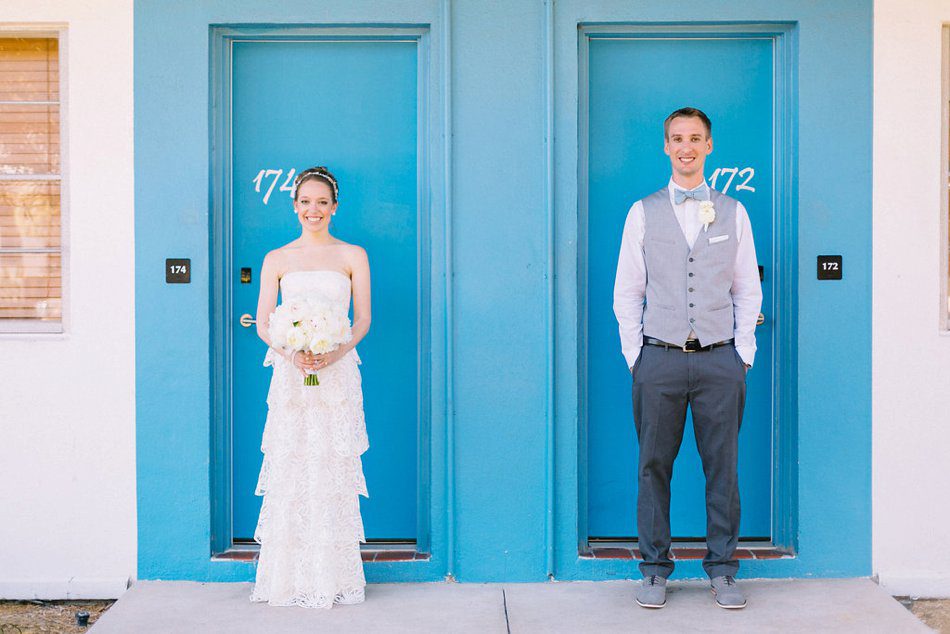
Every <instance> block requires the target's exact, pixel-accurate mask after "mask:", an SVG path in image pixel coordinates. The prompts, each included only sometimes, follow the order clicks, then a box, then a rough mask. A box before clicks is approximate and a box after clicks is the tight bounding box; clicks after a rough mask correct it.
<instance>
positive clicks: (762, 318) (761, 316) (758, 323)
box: [248, 313, 765, 326]
mask: <svg viewBox="0 0 950 634" xmlns="http://www.w3.org/2000/svg"><path fill="white" fill-rule="evenodd" d="M248 317H250V315H248ZM764 323H765V313H759V316H758V318H757V319H756V320H755V325H756V326H761V325H762V324H764Z"/></svg>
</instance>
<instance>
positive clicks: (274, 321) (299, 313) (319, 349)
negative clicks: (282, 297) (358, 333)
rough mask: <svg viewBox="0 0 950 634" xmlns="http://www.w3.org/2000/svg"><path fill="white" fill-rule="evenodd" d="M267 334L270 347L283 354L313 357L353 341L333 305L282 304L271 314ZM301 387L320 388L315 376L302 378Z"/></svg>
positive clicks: (346, 320)
mask: <svg viewBox="0 0 950 634" xmlns="http://www.w3.org/2000/svg"><path fill="white" fill-rule="evenodd" d="M268 332H269V334H270V338H271V343H272V344H273V345H274V346H276V347H278V348H281V349H283V350H288V351H289V350H293V351H294V352H302V351H305V350H309V351H310V352H312V353H313V354H326V353H327V352H333V351H334V350H336V349H337V348H338V347H340V345H342V344H344V343H347V342H348V341H350V339H352V338H353V332H352V331H351V330H350V320H349V318H348V317H347V316H346V314H345V313H341V312H340V311H339V309H337V308H334V306H333V305H332V304H324V303H319V302H310V301H298V302H287V303H284V304H281V305H280V306H278V307H277V309H276V310H275V311H274V312H273V313H271V316H270V322H269V328H268ZM303 383H304V385H320V380H319V379H318V378H317V373H316V372H311V373H309V374H307V376H306V377H304V381H303Z"/></svg>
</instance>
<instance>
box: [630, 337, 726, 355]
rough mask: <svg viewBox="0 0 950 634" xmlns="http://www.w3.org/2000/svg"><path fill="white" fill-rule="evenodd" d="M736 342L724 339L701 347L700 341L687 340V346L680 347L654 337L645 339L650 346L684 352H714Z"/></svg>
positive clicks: (644, 341)
mask: <svg viewBox="0 0 950 634" xmlns="http://www.w3.org/2000/svg"><path fill="white" fill-rule="evenodd" d="M734 342H735V339H724V340H722V341H717V342H716V343H711V344H709V345H708V346H701V345H699V339H687V340H686V345H683V346H678V345H676V344H675V343H667V342H665V341H662V340H660V339H654V338H653V337H644V338H643V343H644V344H645V345H648V346H661V347H663V348H666V349H667V350H669V349H670V348H675V349H676V350H682V351H683V352H706V351H707V350H712V349H713V348H718V347H719V346H728V345H732V344H733V343H734Z"/></svg>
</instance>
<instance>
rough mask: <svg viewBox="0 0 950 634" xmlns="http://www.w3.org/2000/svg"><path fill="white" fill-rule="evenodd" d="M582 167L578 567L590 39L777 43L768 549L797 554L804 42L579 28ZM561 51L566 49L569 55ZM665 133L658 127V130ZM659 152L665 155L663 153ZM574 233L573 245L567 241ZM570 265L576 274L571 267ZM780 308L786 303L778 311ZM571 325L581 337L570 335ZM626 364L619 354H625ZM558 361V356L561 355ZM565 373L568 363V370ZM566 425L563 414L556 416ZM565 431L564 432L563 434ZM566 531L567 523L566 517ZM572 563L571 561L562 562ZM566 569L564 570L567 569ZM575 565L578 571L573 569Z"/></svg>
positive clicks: (636, 26)
mask: <svg viewBox="0 0 950 634" xmlns="http://www.w3.org/2000/svg"><path fill="white" fill-rule="evenodd" d="M576 37H577V40H576V45H577V74H576V77H577V82H578V83H577V119H576V125H577V161H576V173H575V175H569V174H568V173H567V171H566V169H564V168H561V169H563V170H564V171H563V172H561V175H562V177H561V178H560V179H559V181H563V179H564V178H566V177H571V176H573V177H576V179H577V181H576V182H577V192H576V194H577V197H576V204H577V215H576V217H575V218H574V219H573V220H574V223H572V224H573V226H570V225H567V228H568V231H567V232H565V231H564V229H561V230H560V231H559V233H561V236H560V237H559V239H558V244H562V245H564V244H567V245H572V247H571V248H567V249H565V248H562V249H561V252H560V254H559V256H560V257H562V258H566V259H567V263H566V264H567V266H569V267H571V268H573V269H574V271H571V273H573V275H570V276H562V281H561V282H560V284H559V291H558V295H559V296H560V297H561V298H564V297H569V298H570V299H572V300H573V301H568V302H563V301H562V302H561V303H562V304H566V305H567V306H570V307H573V308H574V315H573V319H570V320H566V319H564V318H563V316H562V317H560V318H559V319H558V335H557V339H558V341H559V342H565V343H566V342H569V341H571V340H572V339H573V340H574V342H575V344H576V345H575V346H574V347H573V349H574V351H576V366H575V368H574V369H575V370H576V375H575V376H576V382H575V383H574V384H573V385H570V384H568V380H569V379H568V377H569V376H570V374H568V373H567V372H562V373H559V376H560V380H559V386H558V387H559V391H560V392H562V394H565V396H566V398H567V399H570V397H571V393H572V392H573V394H574V395H576V410H575V411H576V451H577V454H576V458H577V461H576V464H575V465H573V466H575V467H576V473H577V479H576V490H575V491H574V496H575V499H576V531H572V532H574V533H575V535H576V542H575V543H576V557H578V558H589V557H590V556H591V547H590V544H589V539H588V526H587V509H588V500H587V490H588V481H587V463H588V453H587V452H588V447H587V424H588V421H587V394H586V386H587V347H588V340H587V288H586V284H587V283H586V280H587V253H588V249H587V246H588V245H587V218H588V209H587V197H588V187H587V182H588V169H587V166H588V147H587V144H588V137H589V127H588V103H589V102H588V94H587V90H588V51H589V44H590V41H591V40H592V39H603V38H623V39H646V38H649V39H656V38H668V39H682V38H690V39H694V38H702V39H737V38H740V39H770V40H772V42H773V50H774V78H775V79H774V87H775V92H774V115H773V116H774V130H775V132H774V148H773V155H774V165H775V172H774V181H775V187H774V200H773V231H774V234H773V255H772V261H771V262H770V263H768V264H767V266H769V270H770V271H773V273H772V274H773V275H774V276H775V277H774V283H775V292H774V299H773V301H774V304H773V305H772V306H764V307H763V309H764V312H766V314H767V315H769V316H770V318H772V319H773V320H774V324H773V327H774V339H773V344H772V345H773V347H774V349H773V370H774V375H773V379H772V407H773V419H772V426H773V427H772V448H771V449H772V467H771V474H772V482H771V497H772V503H771V525H772V531H771V532H772V535H771V546H772V547H774V549H776V550H780V551H782V552H784V553H787V554H789V555H792V554H794V553H795V551H796V549H797V540H796V526H797V509H798V498H797V493H798V487H797V484H796V483H797V478H798V471H797V467H796V465H797V438H798V419H797V376H798V373H797V333H798V328H797V315H798V306H797V288H798V240H797V233H798V229H797V140H796V134H797V102H796V97H795V96H796V95H797V86H796V85H795V84H796V81H797V67H796V66H797V64H796V61H797V39H796V36H795V28H794V24H791V23H764V24H740V23H731V24H730V23H717V24H695V23H694V24H690V23H665V24H658V23H635V22H617V23H584V22H580V23H578V24H577V35H576ZM562 50H563V49H562ZM658 125H659V122H658ZM658 151H659V148H658ZM559 220H560V222H559V223H558V226H559V227H564V226H565V222H564V221H563V220H564V214H563V211H561V212H559ZM573 232H576V233H574V236H576V240H572V237H574V236H570V235H569V233H573ZM571 265H573V266H571ZM780 300H781V301H780ZM572 325H575V326H576V330H574V332H569V329H570V328H571V326H572ZM618 354H619V351H618ZM559 356H560V355H559ZM564 365H566V363H565V364H564ZM558 409H559V413H561V415H563V412H564V409H563V406H561V407H559V408H558ZM559 426H560V425H559ZM560 517H561V521H562V522H563V521H565V520H566V518H565V517H564V515H563V513H561V514H560ZM565 557H567V554H566V553H565V554H564V556H563V557H561V558H560V559H561V561H562V562H563V561H564V558H565ZM562 565H563V564H562ZM576 566H577V563H575V564H574V565H573V566H571V567H572V568H575V567H576Z"/></svg>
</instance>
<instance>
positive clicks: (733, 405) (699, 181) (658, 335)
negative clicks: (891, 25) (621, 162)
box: [614, 108, 762, 608]
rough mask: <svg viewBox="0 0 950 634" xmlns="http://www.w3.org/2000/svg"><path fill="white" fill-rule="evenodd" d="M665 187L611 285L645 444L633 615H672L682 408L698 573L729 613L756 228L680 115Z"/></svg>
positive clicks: (639, 224) (734, 603)
mask: <svg viewBox="0 0 950 634" xmlns="http://www.w3.org/2000/svg"><path fill="white" fill-rule="evenodd" d="M663 132H664V139H665V143H664V146H663V151H664V152H666V154H667V155H668V156H669V157H670V164H671V167H672V170H673V176H672V178H671V179H670V182H669V184H668V185H667V186H666V187H664V188H663V189H661V190H660V191H658V192H656V193H655V194H651V195H650V196H647V197H646V198H644V199H643V200H640V201H637V202H636V203H634V205H633V207H631V209H630V212H629V213H628V214H627V220H626V223H625V224H624V228H623V239H622V242H621V245H620V259H619V262H618V264H617V278H616V282H615V285H614V313H615V314H616V316H617V321H618V322H619V324H620V341H621V345H622V348H623V355H624V357H625V358H626V360H627V366H628V367H629V368H630V373H631V375H632V377H633V417H634V423H635V425H636V429H637V438H638V440H639V444H640V456H639V467H638V470H637V473H638V485H639V492H638V496H637V531H638V539H639V547H640V554H641V556H642V557H643V562H642V563H641V564H640V572H641V573H642V574H643V582H642V584H641V586H640V588H639V589H638V591H637V603H639V604H640V605H641V606H643V607H647V608H661V607H663V606H664V605H665V604H666V579H667V577H669V575H670V574H671V573H672V572H673V562H672V560H671V559H670V479H671V478H672V476H673V461H674V460H675V458H676V454H677V453H678V452H679V448H680V443H681V442H682V440H683V426H684V424H685V420H686V407H687V406H689V407H690V409H691V410H692V413H693V429H694V431H695V435H696V446H697V449H698V450H699V455H700V457H701V458H702V462H703V472H704V473H705V474H706V546H707V554H706V557H705V559H704V560H703V569H704V570H705V571H706V574H708V575H709V577H710V579H711V580H712V591H713V593H714V594H715V596H716V602H717V604H718V605H719V606H721V607H723V608H742V607H745V604H746V600H745V597H744V596H743V594H742V591H741V590H740V589H739V587H738V586H737V585H736V581H735V574H736V573H737V572H738V570H739V563H738V562H737V561H736V559H735V557H734V553H735V549H736V544H737V542H738V539H739V483H738V476H737V474H736V470H737V463H738V435H739V425H740V424H741V422H742V410H743V407H744V405H745V388H746V385H745V374H746V372H747V371H748V369H749V368H750V367H752V361H753V359H754V357H755V322H756V318H757V317H758V314H759V309H760V308H761V305H762V289H761V286H760V284H759V275H758V263H757V262H756V257H755V246H754V245H753V243H752V227H751V225H750V223H749V216H748V214H747V213H746V210H745V208H744V207H743V206H742V203H740V202H738V201H736V200H735V199H733V198H730V197H729V196H725V195H723V194H720V193H719V192H717V191H715V190H712V189H710V188H709V186H708V185H707V184H706V181H705V178H704V176H703V166H704V164H705V162H706V157H707V156H708V155H709V154H710V153H711V152H712V148H713V142H712V124H711V123H710V121H709V117H707V116H706V115H705V114H704V113H703V112H702V111H700V110H697V109H696V108H681V109H680V110H677V111H675V112H673V113H672V114H671V115H670V116H669V117H667V118H666V121H664V122H663Z"/></svg>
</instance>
